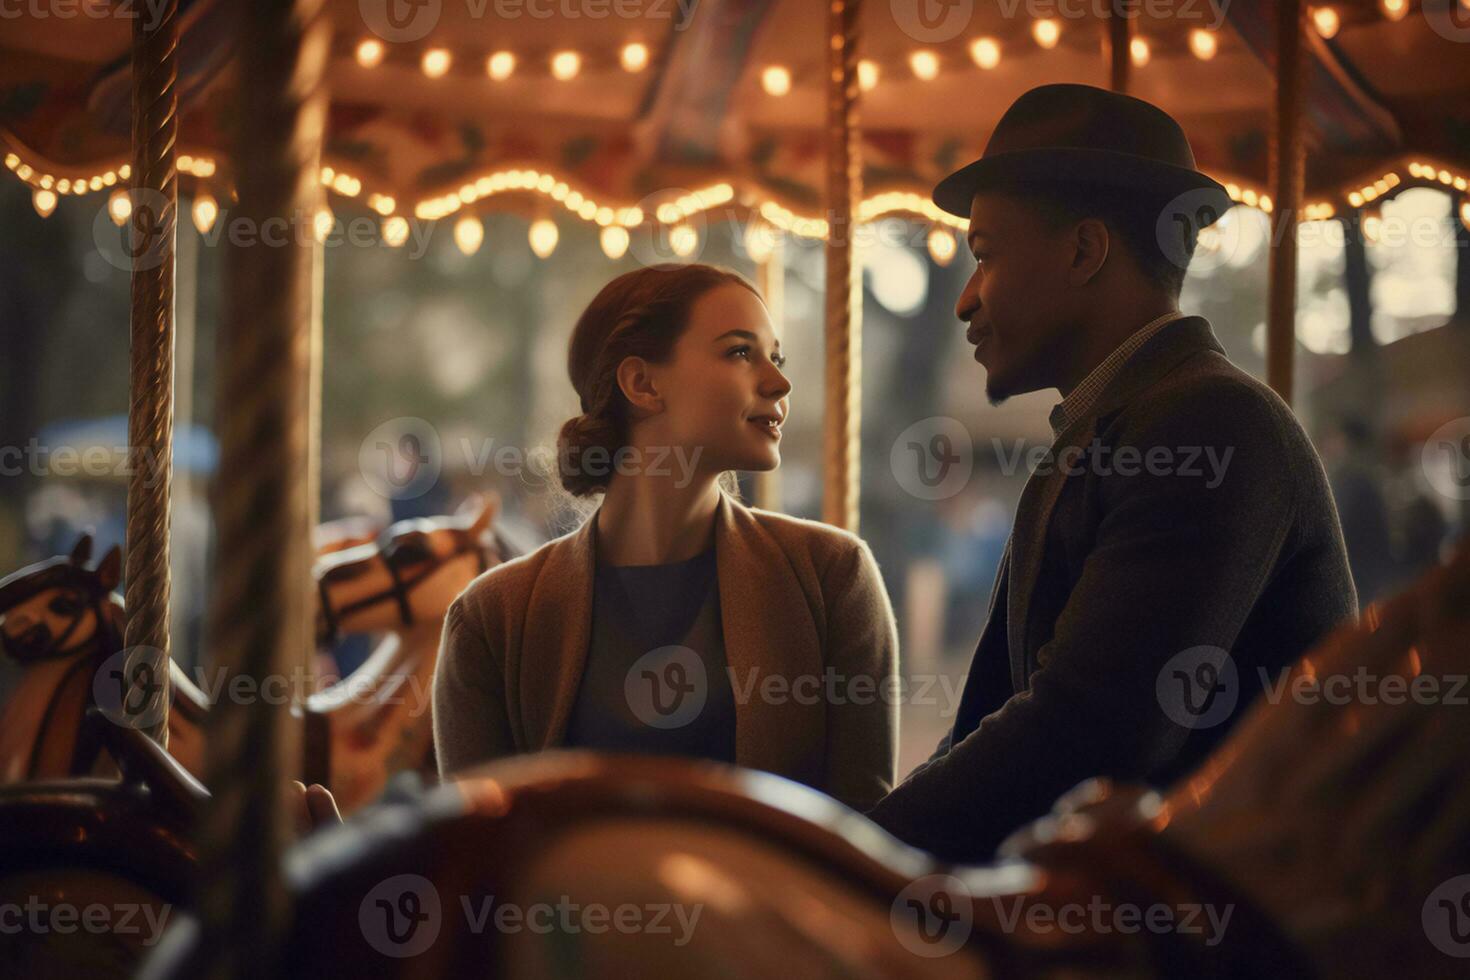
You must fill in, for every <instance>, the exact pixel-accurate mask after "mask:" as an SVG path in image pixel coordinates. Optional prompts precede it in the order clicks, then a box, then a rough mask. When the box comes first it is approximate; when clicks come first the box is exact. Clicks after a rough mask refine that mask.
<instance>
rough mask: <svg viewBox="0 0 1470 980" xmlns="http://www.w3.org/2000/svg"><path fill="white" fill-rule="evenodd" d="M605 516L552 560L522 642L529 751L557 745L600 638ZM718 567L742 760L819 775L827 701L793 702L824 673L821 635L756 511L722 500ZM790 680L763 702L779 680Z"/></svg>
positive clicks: (797, 774) (567, 541) (570, 538)
mask: <svg viewBox="0 0 1470 980" xmlns="http://www.w3.org/2000/svg"><path fill="white" fill-rule="evenodd" d="M596 523H597V517H596V514H594V515H593V516H592V517H590V518H588V519H587V521H586V523H584V524H583V525H582V527H581V528H580V529H578V530H577V531H574V532H573V533H571V534H569V535H567V536H566V537H565V538H563V539H562V540H561V542H560V543H559V544H558V545H556V546H554V547H553V548H552V549H551V551H550V554H548V555H547V559H546V564H545V566H544V567H543V568H542V570H541V572H540V574H539V576H538V577H537V582H536V585H535V586H534V588H533V591H532V594H531V597H530V601H529V602H528V604H527V609H526V618H525V638H524V641H523V642H522V644H521V650H522V654H521V656H522V660H521V669H520V711H521V718H520V725H519V728H520V731H521V732H522V733H523V739H524V741H525V743H526V744H525V749H526V750H527V751H535V750H538V749H546V748H554V747H556V746H559V745H560V744H561V743H562V741H563V740H564V738H565V737H566V729H567V722H568V720H569V719H570V717H571V712H572V705H573V703H574V702H575V701H576V698H577V689H578V688H579V687H580V686H581V683H582V673H583V671H584V670H585V669H586V664H587V648H588V646H589V644H590V642H591V638H592V588H593V582H594V579H595V575H596V568H597V547H596V533H595V527H596ZM715 568H716V572H717V575H718V578H719V593H720V622H721V629H722V632H723V636H724V643H725V659H726V661H727V662H728V665H729V669H730V672H731V673H730V680H731V684H732V686H733V687H734V690H735V761H736V762H737V763H738V764H739V765H741V766H744V767H746V768H751V769H763V770H766V771H768V772H775V773H780V774H782V775H786V776H790V777H792V778H801V777H803V776H805V777H808V778H815V777H817V776H819V775H820V773H819V772H817V771H815V770H816V767H818V766H819V765H820V752H819V754H818V755H817V756H816V757H809V754H808V755H803V754H802V750H803V748H806V749H808V750H810V748H811V747H812V746H818V747H821V746H823V731H824V728H825V724H826V718H825V714H824V712H823V708H822V703H821V699H820V698H818V699H816V703H814V704H803V703H801V702H802V701H809V700H811V699H810V698H806V697H804V696H803V697H793V696H792V692H791V689H790V682H791V681H794V680H795V679H796V678H797V677H801V676H812V677H817V678H821V676H822V669H823V664H822V652H821V649H822V648H821V638H820V637H819V636H818V633H817V627H816V623H815V622H814V621H813V618H812V610H811V608H810V607H809V606H808V605H807V599H806V593H805V591H804V590H803V589H802V587H801V583H800V581H799V580H798V579H797V577H796V572H795V571H794V570H793V569H792V567H791V562H790V560H789V559H788V558H787V557H786V554H785V552H784V551H782V550H781V547H780V545H779V544H777V542H776V541H775V539H773V538H772V537H771V536H770V534H769V533H768V532H767V531H766V530H765V529H764V528H762V527H761V525H760V522H759V521H757V520H756V518H755V516H754V515H753V514H751V512H750V510H749V509H748V508H746V507H745V506H744V505H742V504H740V503H739V502H737V501H735V500H732V499H731V498H730V497H729V496H728V495H726V494H723V493H722V494H721V495H720V504H719V509H718V510H717V511H716V514H715ZM773 674H775V675H779V676H780V677H782V678H783V679H784V680H783V681H782V684H783V687H782V688H780V689H778V691H777V693H776V695H775V696H763V695H762V693H761V692H762V684H763V682H765V680H766V678H768V677H770V676H771V675H773Z"/></svg>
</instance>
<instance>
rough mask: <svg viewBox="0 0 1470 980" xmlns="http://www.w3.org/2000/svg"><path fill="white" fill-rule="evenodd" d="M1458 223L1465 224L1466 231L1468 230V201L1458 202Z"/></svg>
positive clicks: (1469, 210)
mask: <svg viewBox="0 0 1470 980" xmlns="http://www.w3.org/2000/svg"><path fill="white" fill-rule="evenodd" d="M1460 224H1462V225H1464V226H1465V230H1466V231H1470V201H1461V202H1460Z"/></svg>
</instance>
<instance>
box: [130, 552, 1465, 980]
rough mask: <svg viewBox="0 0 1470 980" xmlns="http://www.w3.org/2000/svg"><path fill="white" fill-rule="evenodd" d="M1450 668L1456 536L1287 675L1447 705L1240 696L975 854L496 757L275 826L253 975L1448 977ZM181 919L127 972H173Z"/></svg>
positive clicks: (742, 785) (695, 780) (1454, 826)
mask: <svg viewBox="0 0 1470 980" xmlns="http://www.w3.org/2000/svg"><path fill="white" fill-rule="evenodd" d="M1467 673H1470V542H1467V543H1466V544H1465V546H1463V547H1462V548H1461V550H1460V552H1459V554H1458V556H1457V557H1456V559H1455V560H1454V561H1453V562H1452V563H1451V564H1450V565H1449V566H1448V567H1445V568H1440V569H1436V570H1435V571H1434V572H1433V573H1431V574H1430V575H1429V576H1427V577H1426V578H1425V579H1424V580H1423V581H1421V583H1420V584H1419V585H1418V586H1417V587H1416V588H1415V589H1414V590H1413V591H1411V592H1409V593H1407V594H1405V595H1403V596H1400V597H1399V598H1397V599H1395V600H1393V601H1392V602H1390V603H1388V604H1387V605H1386V606H1385V607H1383V608H1382V609H1381V611H1380V612H1378V613H1375V614H1374V615H1371V616H1367V617H1365V618H1364V621H1363V622H1362V623H1360V624H1348V625H1345V626H1343V627H1341V628H1340V629H1339V630H1338V631H1336V632H1335V633H1333V634H1332V635H1331V636H1329V637H1328V638H1326V639H1325V640H1324V641H1323V642H1322V643H1321V644H1319V645H1318V646H1317V647H1316V648H1315V649H1314V650H1313V651H1312V652H1311V653H1309V654H1308V655H1307V656H1306V657H1304V658H1303V659H1302V660H1301V661H1300V662H1299V663H1298V664H1297V665H1296V667H1295V668H1294V671H1293V674H1292V677H1291V678H1290V679H1289V680H1290V684H1292V685H1296V684H1298V683H1299V682H1301V681H1302V680H1303V679H1307V680H1309V681H1311V682H1313V683H1319V684H1322V685H1323V689H1324V690H1325V689H1331V686H1330V684H1329V683H1328V682H1329V681H1330V679H1332V678H1344V679H1348V680H1350V681H1352V680H1355V679H1356V678H1358V677H1360V676H1364V675H1366V676H1368V677H1373V678H1377V679H1378V680H1380V681H1382V682H1383V683H1384V685H1385V687H1384V690H1388V689H1393V688H1396V685H1394V684H1393V682H1391V681H1390V680H1389V679H1390V678H1398V679H1400V680H1401V681H1404V682H1409V683H1410V684H1412V682H1413V681H1414V680H1415V679H1423V678H1434V679H1436V681H1437V689H1438V690H1439V691H1440V692H1442V693H1445V697H1442V698H1441V699H1439V700H1438V701H1434V700H1426V699H1415V698H1409V699H1405V698H1402V697H1400V698H1383V697H1379V698H1375V699H1369V698H1363V697H1359V698H1358V699H1356V700H1355V701H1353V703H1351V704H1343V703H1341V702H1340V701H1339V700H1337V699H1331V698H1329V699H1323V698H1320V697H1319V698H1315V699H1313V698H1307V697H1300V696H1298V697H1281V698H1275V699H1262V701H1261V702H1260V703H1258V704H1257V705H1255V706H1254V707H1253V708H1252V710H1251V711H1250V712H1249V713H1248V715H1247V716H1246V718H1245V719H1243V721H1242V723H1241V725H1240V726H1239V727H1238V728H1237V730H1236V731H1234V732H1233V733H1232V734H1231V736H1230V737H1229V738H1228V739H1227V740H1226V741H1225V742H1224V743H1223V744H1222V745H1221V746H1220V748H1219V749H1218V750H1217V751H1216V752H1214V753H1213V754H1212V755H1211V756H1210V758H1209V759H1207V760H1206V762H1205V763H1204V764H1203V765H1202V766H1201V768H1200V769H1199V770H1198V771H1197V772H1196V773H1194V774H1193V775H1192V776H1191V777H1189V778H1187V779H1185V780H1183V781H1181V782H1180V783H1179V784H1177V785H1175V786H1174V787H1172V788H1171V789H1170V790H1169V791H1167V792H1165V793H1162V794H1161V793H1158V792H1154V791H1150V790H1142V789H1138V790H1125V789H1119V788H1116V787H1113V786H1111V785H1110V784H1108V783H1106V782H1103V781H1092V782H1090V783H1086V784H1083V786H1081V787H1079V788H1078V789H1077V790H1075V791H1073V792H1072V793H1070V794H1068V795H1067V796H1066V797H1064V798H1063V799H1062V800H1061V801H1059V802H1058V804H1057V807H1056V808H1055V810H1054V812H1053V813H1052V814H1051V815H1049V816H1048V817H1046V818H1044V819H1042V820H1040V821H1037V822H1036V823H1035V824H1033V825H1032V826H1031V827H1029V828H1027V829H1026V830H1024V831H1022V832H1020V833H1018V834H1017V835H1015V836H1014V837H1013V838H1012V839H1011V840H1010V841H1008V842H1007V843H1006V845H1005V846H1004V847H1003V848H1002V851H1001V855H1000V857H999V859H998V861H997V862H996V863H994V864H992V865H987V866H983V867H969V868H960V867H953V866H946V865H943V864H938V863H936V862H935V861H934V860H933V859H932V858H930V857H929V856H928V855H925V854H923V853H920V852H918V851H915V850H913V849H911V848H908V847H905V846H903V845H901V844H899V843H898V842H897V841H895V840H893V839H892V838H889V837H888V836H887V835H886V834H884V833H883V832H882V831H881V830H879V829H878V828H877V827H875V826H874V825H873V824H871V823H870V822H868V821H867V820H866V819H864V818H863V817H862V816H860V815H858V814H856V813H853V812H852V811H849V810H846V809H845V808H843V807H842V806H841V805H840V804H837V803H836V802H835V801H833V800H831V799H829V798H827V797H824V796H822V795H820V794H818V793H816V792H814V791H811V790H809V789H806V788H804V787H800V786H797V785H795V784H793V783H790V782H787V781H785V780H782V779H780V778H778V777H775V776H771V775H767V774H761V773H754V772H747V771H742V770H736V769H731V768H728V767H724V766H719V765H716V764H713V763H694V762H687V761H684V762H680V761H675V760H667V759H666V760H655V759H647V758H643V759H630V758H618V757H608V756H597V755H593V754H589V753H543V754H541V755H539V756H531V757H523V758H521V759H516V760H509V761H506V762H501V763H496V764H492V765H490V766H487V767H485V768H483V769H481V770H479V771H477V772H474V773H471V774H469V775H467V776H465V777H464V778H462V779H461V780H459V781H457V782H454V783H451V784H447V785H444V786H441V787H439V788H437V789H436V790H434V791H433V792H432V793H431V794H429V795H428V796H427V797H426V798H425V799H424V800H423V801H420V802H419V803H417V804H407V803H392V804H384V805H381V806H379V807H374V808H369V809H367V810H365V811H363V812H362V813H361V814H360V815H359V817H358V818H357V819H355V820H352V821H349V822H348V823H347V824H346V825H345V826H343V827H340V828H336V829H335V830H333V831H331V832H328V833H322V834H318V835H316V836H315V837H314V838H310V839H308V840H306V841H304V842H302V844H300V845H298V846H297V847H296V848H295V849H294V850H293V851H292V852H291V853H290V854H289V855H288V862H287V863H288V869H289V876H290V880H291V881H292V883H293V888H294V890H295V899H294V906H293V923H294V927H293V931H292V934H291V936H290V938H289V940H288V942H287V943H286V945H285V947H284V949H283V951H282V952H281V953H280V954H279V956H278V957H276V958H275V959H274V964H275V968H276V975H278V976H281V977H292V978H295V977H300V978H307V977H316V976H320V975H322V974H324V973H332V974H347V975H355V974H366V973H370V974H371V975H373V976H382V977H402V978H407V977H414V978H419V977H424V978H427V977H455V976H460V975H464V974H466V973H470V972H473V973H475V974H477V975H479V974H503V975H508V976H516V977H528V978H535V977H562V976H568V975H576V976H580V977H594V978H596V977H609V978H610V977H622V976H633V975H646V976H676V977H698V976H721V977H728V978H760V980H766V978H768V977H770V976H771V975H773V974H779V975H785V976H808V975H813V976H815V975H820V976H864V977H905V978H941V977H1030V978H1040V977H1048V978H1050V977H1061V976H1066V977H1073V978H1086V977H1103V976H1108V977H1154V978H1172V977H1183V976H1188V977H1222V978H1223V977H1232V978H1234V977H1262V978H1265V977H1271V978H1275V977H1285V976H1291V977H1300V976H1314V975H1315V976H1334V977H1335V976H1343V977H1365V978H1366V977H1374V978H1377V977H1381V976H1386V975H1401V976H1414V977H1437V976H1444V977H1450V976H1461V975H1463V966H1464V959H1463V958H1461V957H1463V956H1465V955H1467V954H1470V935H1462V933H1464V931H1465V925H1466V922H1465V920H1466V919H1470V909H1467V908H1466V907H1467V906H1470V897H1467V896H1470V876H1466V875H1465V872H1466V870H1467V869H1470V780H1466V779H1465V776H1464V774H1465V772H1466V771H1470V711H1467V710H1466V708H1465V707H1464V706H1463V705H1461V704H1458V703H1455V702H1453V701H1451V700H1449V695H1448V693H1447V692H1449V691H1450V690H1451V689H1452V688H1453V687H1454V686H1455V684H1456V683H1457V682H1462V681H1463V678H1464V677H1465V676H1466V674H1467ZM1457 679H1458V681H1457ZM1426 686H1432V685H1426ZM1461 693H1463V692H1461ZM1457 882H1458V883H1459V886H1460V887H1459V890H1458V892H1456V891H1455V886H1456V883H1457ZM1155 909H1158V910H1160V912H1161V913H1162V914H1161V915H1160V916H1159V917H1158V918H1157V919H1155V911H1154V910H1155ZM591 910H597V914H596V916H595V917H594V916H593V915H592V914H591ZM507 911H508V912H509V913H510V914H509V915H506V914H505V913H506V912H507ZM1145 916H1147V917H1148V918H1147V919H1145ZM1454 916H1459V917H1460V918H1458V919H1455V918H1453V917H1454ZM1165 920H1167V921H1165ZM1155 922H1159V923H1162V924H1161V925H1154V924H1153V923H1155ZM619 923H621V925H619ZM1145 923H1148V925H1145ZM1186 923H1187V924H1186ZM197 935H198V934H197V931H196V928H195V924H194V923H192V922H188V921H185V922H184V923H182V924H181V927H180V928H178V929H176V930H175V931H174V932H173V933H171V934H170V935H169V936H168V937H166V939H165V944H166V948H165V949H161V950H159V951H158V955H157V956H156V957H155V959H154V960H153V961H152V962H150V964H149V965H148V969H146V970H145V972H144V975H145V976H148V977H152V978H160V977H164V978H167V977H185V976H189V975H191V974H190V972H189V971H190V970H191V969H192V968H194V967H196V966H197V965H198V960H197V959H195V958H194V957H196V956H197V955H199V949H200V948H199V945H198V942H197ZM1451 943H1458V946H1457V947H1454V948H1451V947H1450V946H1449V945H1447V944H1451Z"/></svg>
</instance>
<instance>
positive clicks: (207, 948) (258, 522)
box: [190, 0, 330, 978]
mask: <svg viewBox="0 0 1470 980" xmlns="http://www.w3.org/2000/svg"><path fill="white" fill-rule="evenodd" d="M244 7H245V9H244V12H243V17H242V20H243V24H242V28H243V30H242V45H241V59H240V61H241V63H240V69H241V70H240V74H239V77H240V78H241V79H242V80H243V83H242V85H241V87H240V113H239V132H238V134H237V144H236V150H235V154H234V172H235V173H236V174H237V175H238V180H239V186H238V191H239V206H238V208H237V212H236V214H235V215H234V216H233V220H235V221H236V222H244V223H247V224H248V226H249V227H252V228H255V229H258V230H259V231H260V232H261V233H260V234H257V235H256V236H253V242H254V244H248V245H246V244H242V245H238V246H236V247H233V248H232V249H231V251H230V265H229V266H228V271H229V273H230V275H229V279H228V286H227V299H228V302H227V310H226V316H225V318H224V322H223V329H222V331H221V337H220V344H219V363H220V372H219V375H220V396H219V406H220V407H219V421H218V428H219V437H220V472H221V474H223V475H224V478H223V479H221V480H220V481H219V483H218V485H217V493H216V498H215V503H214V509H215V516H216V520H217V523H218V528H219V538H218V540H219V549H218V553H219V555H220V560H219V563H218V568H217V569H216V572H215V582H214V594H213V596H212V603H211V609H210V622H211V629H210V636H211V637H212V639H213V644H214V653H215V658H216V660H215V663H216V665H217V666H218V667H219V668H221V669H223V670H224V671H226V672H227V673H228V674H230V675H231V679H233V675H238V674H243V675H245V676H246V677H247V678H248V679H250V680H251V681H252V682H253V683H254V684H255V685H259V689H260V690H261V691H262V692H266V691H269V690H270V688H269V687H267V686H266V685H271V684H273V685H276V689H277V690H286V691H288V692H289V691H292V690H294V685H295V683H296V682H297V681H298V680H299V676H298V675H297V674H296V668H297V667H298V666H299V665H300V664H301V662H302V657H303V656H304V654H305V651H307V650H309V649H310V646H311V642H312V640H311V636H312V631H311V618H310V612H311V607H310V601H311V594H312V593H311V589H310V579H309V563H310V547H309V537H310V530H311V528H310V526H309V525H308V523H307V521H308V518H307V515H308V503H307V480H308V477H307V459H306V454H307V445H308V422H307V412H306V407H307V404H308V402H307V391H308V370H309V363H310V346H311V340H310V331H309V328H308V324H309V320H310V316H311V311H312V267H311V266H312V248H313V245H312V218H313V215H314V213H315V210H316V207H317V206H318V203H319V200H320V198H319V189H318V181H317V169H316V162H317V161H318V160H319V158H320V147H321V140H322V133H323V128H324V123H325V116H326V98H325V90H324V89H323V86H322V77H323V72H324V70H325V67H326V63H327V57H328V54H329V52H330V27H329V25H328V23H327V20H326V18H325V17H324V16H323V13H322V0H251V2H248V3H246V4H244ZM283 223H284V224H283ZM283 227H284V229H285V230H286V236H287V239H288V240H287V241H286V242H285V243H284V244H270V242H271V241H272V240H276V239H279V237H280V236H279V235H278V234H276V233H275V232H272V234H270V235H267V234H265V233H264V232H265V231H266V229H268V228H274V229H276V230H277V231H279V230H280V229H281V228H283ZM283 700H284V699H282V698H265V697H261V696H255V697H251V698H249V699H244V700H243V701H232V700H231V699H224V700H222V702H221V703H220V704H217V705H216V706H215V708H214V710H213V711H211V712H210V718H209V730H208V735H207V742H206V746H207V753H208V755H207V760H206V771H207V773H208V778H207V782H208V785H209V786H210V787H211V789H212V791H213V793H214V797H213V799H212V800H211V804H210V808H209V810H208V811H207V813H206V816H205V819H204V826H203V827H202V828H201V832H200V864H201V876H202V879H203V884H202V892H201V895H200V903H199V906H200V907H199V911H200V916H201V919H202V929H203V937H202V941H201V943H200V948H199V950H198V951H197V955H198V957H199V962H198V963H197V964H195V965H196V966H197V969H194V970H192V971H191V972H190V975H191V976H201V977H210V978H216V977H218V978H223V977H231V978H234V977H269V976H272V975H275V973H276V964H275V962H274V957H275V955H276V951H277V950H278V948H279V946H278V943H279V940H280V938H281V936H282V934H283V932H284V930H285V927H286V925H287V923H288V921H289V915H290V908H289V899H288V895H287V893H286V890H285V888H284V885H283V882H282V881H281V867H280V858H281V854H282V852H283V851H284V849H285V846H286V844H287V843H288V840H289V836H290V827H289V826H288V822H287V816H288V812H287V810H286V806H285V804H286V798H285V788H286V785H287V782H286V781H287V779H288V778H290V777H291V776H293V775H295V773H296V771H297V767H298V765H299V762H300V740H301V734H300V725H299V722H296V721H295V720H294V719H293V718H292V717H291V715H290V712H289V708H288V706H287V704H285V703H282V701H283Z"/></svg>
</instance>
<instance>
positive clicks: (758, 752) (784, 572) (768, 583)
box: [715, 493, 826, 779]
mask: <svg viewBox="0 0 1470 980" xmlns="http://www.w3.org/2000/svg"><path fill="white" fill-rule="evenodd" d="M715 566H716V569H717V570H718V574H719V589H720V622H721V625H722V630H723V634H724V639H725V659H726V661H727V662H728V664H729V669H730V682H731V686H732V687H733V688H734V691H735V761H736V762H737V763H738V764H739V765H741V766H744V767H746V768H748V769H762V770H765V771H767V772H775V773H780V774H781V775H784V776H788V777H791V778H793V779H802V778H806V779H812V778H817V777H819V776H820V775H821V774H820V772H819V771H817V767H819V766H820V762H821V755H822V752H823V751H824V750H825V746H824V740H823V731H824V729H825V726H826V716H825V713H824V711H823V707H822V703H823V702H822V699H821V698H815V699H812V698H808V697H805V696H801V697H793V696H792V692H791V688H790V683H791V682H792V681H794V680H796V678H798V677H803V676H811V677H817V678H821V677H822V667H823V665H822V641H821V637H819V636H818V634H817V626H816V623H815V622H814V621H813V619H812V610H811V608H810V607H809V606H808V604H807V598H806V593H805V592H804V591H803V589H802V587H801V583H800V581H798V579H797V577H796V572H795V571H794V570H793V569H792V567H791V561H790V559H789V558H787V557H786V553H785V552H784V551H783V550H782V549H781V547H780V545H779V544H777V542H776V541H775V539H774V538H772V537H771V535H770V534H769V533H768V532H767V531H766V530H765V528H763V527H762V526H761V525H760V522H759V521H757V520H756V518H755V516H754V515H753V514H752V513H751V512H750V510H749V509H748V508H746V507H745V506H744V505H742V504H740V503H739V502H738V501H735V500H732V499H731V498H730V497H729V496H728V495H726V494H723V493H722V494H721V495H720V509H719V512H718V513H717V514H716V517H715ZM772 675H777V676H780V677H782V678H784V682H783V683H784V685H785V686H784V687H783V689H782V692H781V694H780V695H779V696H776V697H765V696H762V694H761V690H762V683H763V682H764V681H765V680H766V678H768V677H771V676H772ZM803 701H814V703H802V702H803ZM813 747H815V751H816V755H815V756H812V755H811V751H812V750H813ZM803 748H805V749H806V750H807V752H806V754H805V755H803V752H802V750H803Z"/></svg>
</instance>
